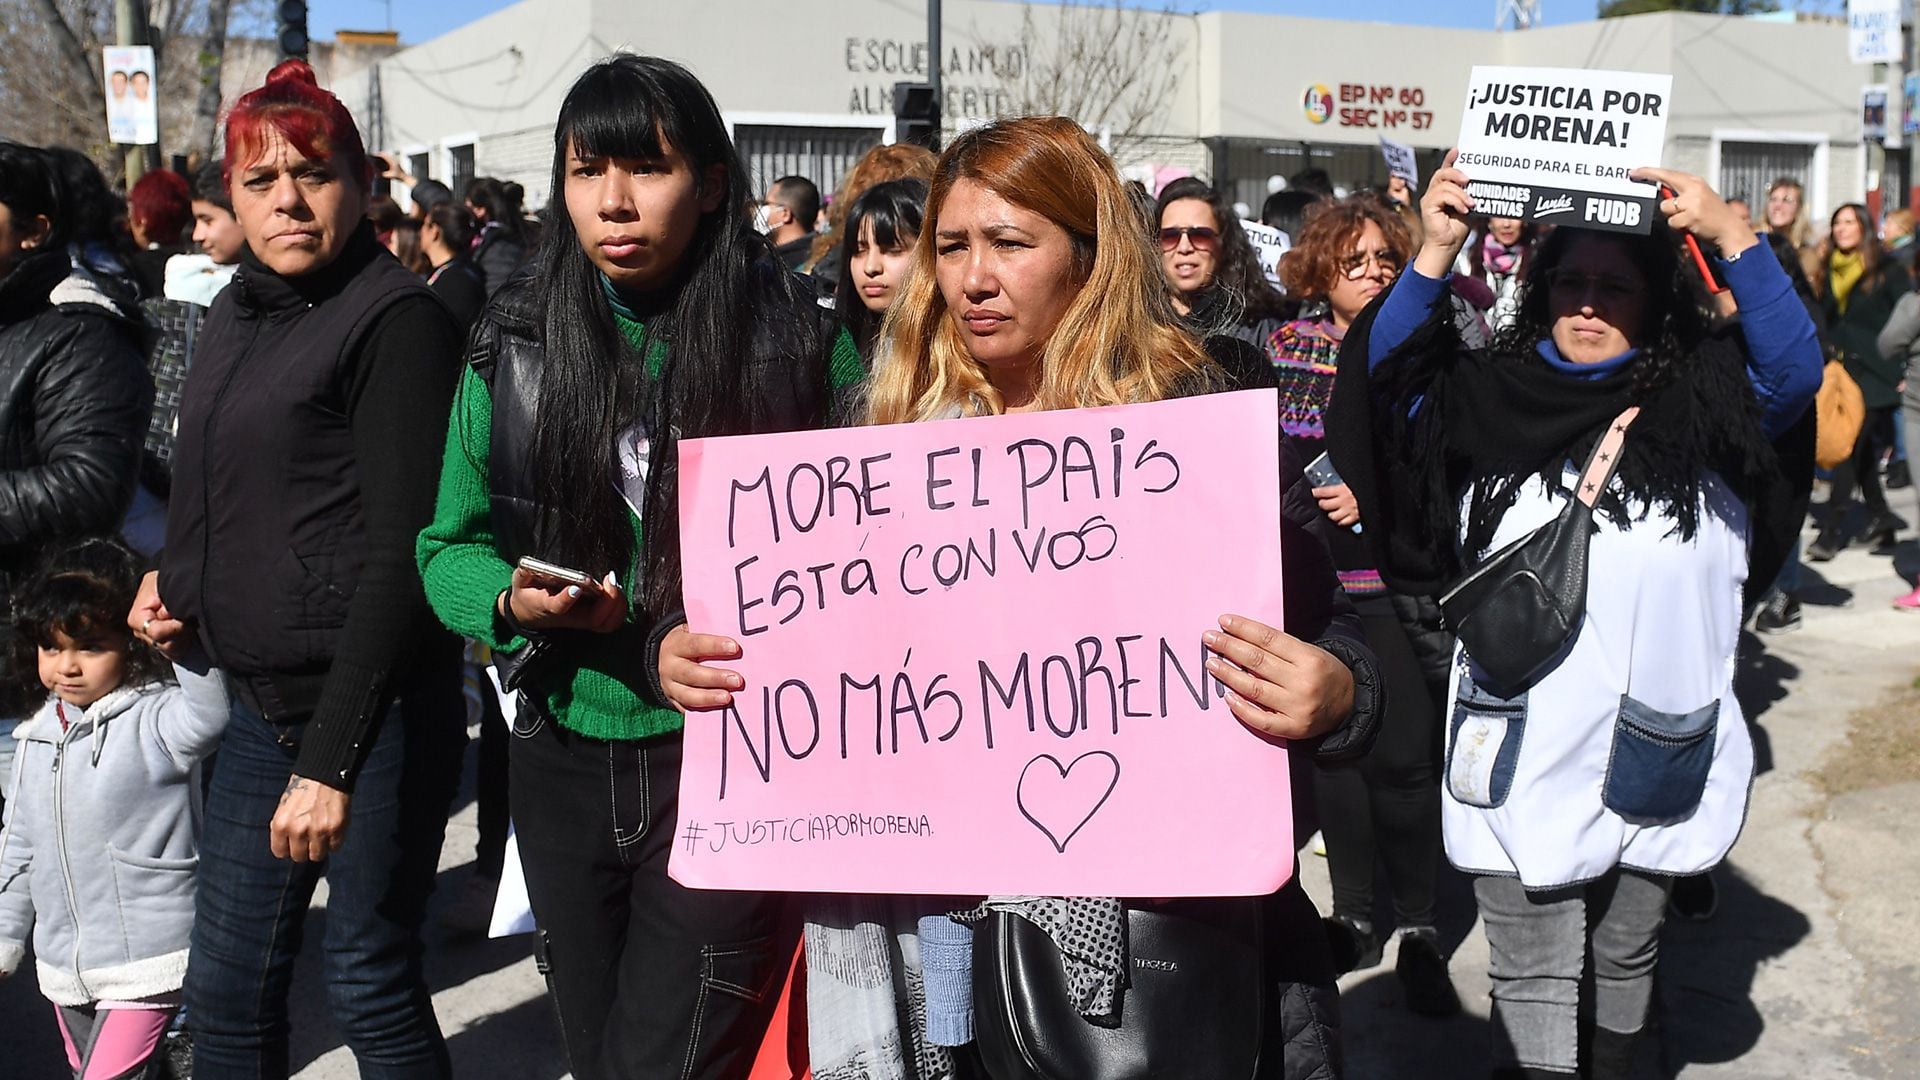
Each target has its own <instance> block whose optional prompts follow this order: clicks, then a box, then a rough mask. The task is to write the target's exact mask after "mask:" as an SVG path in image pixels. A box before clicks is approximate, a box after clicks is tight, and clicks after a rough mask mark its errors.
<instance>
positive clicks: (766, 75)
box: [333, 0, 1909, 222]
mask: <svg viewBox="0 0 1920 1080" xmlns="http://www.w3.org/2000/svg"><path fill="white" fill-rule="evenodd" d="M944 9H945V15H944V21H943V27H942V47H941V53H942V56H941V57H940V62H941V63H942V65H943V67H942V78H943V81H944V84H945V85H944V97H945V103H946V107H945V119H946V125H947V128H948V130H949V131H955V130H959V129H962V128H964V127H966V126H968V125H970V124H975V123H979V122H982V121H984V120H986V119H990V118H992V117H994V116H997V115H1007V114H1014V113H1022V112H1046V113H1058V114H1064V115H1070V116H1073V117H1074V118H1075V119H1077V120H1079V121H1080V122H1081V123H1082V124H1084V125H1085V126H1086V127H1087V128H1088V129H1089V130H1090V131H1094V132H1096V133H1097V134H1099V135H1100V136H1101V138H1102V139H1103V140H1104V141H1105V142H1106V143H1107V145H1108V147H1109V149H1111V150H1112V151H1113V153H1114V155H1115V158H1116V159H1117V160H1118V161H1119V162H1120V164H1121V165H1122V167H1123V168H1124V169H1125V171H1127V172H1128V173H1129V174H1130V175H1132V176H1135V177H1137V178H1140V179H1143V180H1149V181H1151V180H1154V179H1165V178H1168V177H1171V176H1175V175H1181V174H1183V173H1187V172H1190V173H1193V174H1197V175H1200V176H1203V177H1207V178H1209V179H1211V180H1212V181H1214V182H1215V183H1216V184H1218V185H1221V186H1222V187H1223V188H1224V189H1225V190H1227V191H1229V192H1230V193H1231V197H1232V199H1234V200H1237V201H1241V202H1245V203H1247V204H1248V205H1249V206H1250V207H1253V208H1255V211H1256V212H1257V208H1258V206H1259V204H1260V202H1261V201H1262V200H1263V199H1264V198H1265V197H1266V195H1267V193H1268V191H1269V190H1270V189H1271V187H1272V186H1273V183H1274V182H1273V179H1272V178H1274V177H1285V176H1287V175H1289V174H1292V173H1294V172H1297V171H1299V170H1300V169H1302V168H1306V167H1308V166H1310V165H1312V166H1320V167H1323V168H1325V169H1327V170H1328V171H1329V172H1330V173H1331V174H1332V176H1333V178H1334V181H1335V183H1336V184H1338V185H1340V186H1342V187H1348V188H1351V187H1359V186H1364V185H1369V184H1377V183H1382V182H1384V181H1385V179H1386V170H1385V166H1384V164H1383V162H1382V159H1381V156H1380V151H1379V139H1380V138H1381V137H1382V136H1386V137H1387V138H1390V139H1394V140H1397V141H1399V142H1403V143H1407V144H1410V145H1412V146H1414V147H1415V148H1417V149H1418V150H1419V151H1420V154H1419V156H1420V159H1421V166H1422V175H1423V176H1424V175H1425V174H1426V172H1427V171H1429V170H1431V169H1432V168H1433V167H1434V166H1435V165H1436V164H1437V162H1438V158H1439V155H1440V154H1441V153H1442V152H1443V151H1444V149H1445V148H1446V147H1447V146H1449V145H1451V144H1452V143H1453V142H1454V140H1455V138H1456V137H1457V135H1458V132H1459V125H1460V117H1461V112H1462V109H1463V107H1464V104H1465V94H1466V87H1467V77H1468V72H1469V70H1470V69H1471V68H1472V67H1473V66H1474V65H1476V64H1505V65H1522V66H1546V67H1584V68H1602V69H1606V68H1617V69H1624V70H1632V71H1646V72H1658V73H1667V74H1671V75H1672V76H1673V80H1674V81H1673V100H1672V106H1671V110H1670V114H1669V120H1668V124H1667V133H1666V148H1665V153H1664V155H1663V161H1662V162H1661V164H1664V165H1666V166H1668V167H1671V168H1679V169H1684V170H1687V171H1690V172H1695V173H1699V174H1701V175H1704V176H1706V177H1708V178H1710V179H1712V180H1714V181H1715V182H1716V183H1717V184H1718V186H1719V187H1720V189H1721V190H1722V191H1723V192H1725V193H1726V194H1727V195H1729V196H1730V197H1731V196H1739V197H1743V198H1746V199H1748V200H1749V201H1751V202H1753V203H1754V205H1755V206H1756V207H1758V206H1759V205H1760V203H1761V202H1762V200H1763V198H1764V191H1765V187H1766V185H1767V184H1768V183H1769V182H1770V181H1771V180H1772V179H1773V178H1775V177H1777V176H1791V177H1795V178H1797V179H1799V180H1800V181H1801V182H1802V183H1803V185H1804V186H1805V188H1806V192H1807V203H1808V206H1809V208H1810V210H1811V212H1812V213H1813V214H1814V215H1815V217H1816V220H1817V221H1821V222H1824V219H1825V215H1826V214H1827V213H1828V212H1829V211H1831V210H1832V209H1833V208H1834V207H1836V206H1838V205H1840V204H1842V203H1845V202H1849V201H1854V200H1858V199H1861V198H1862V197H1863V196H1864V195H1865V193H1866V186H1867V180H1868V176H1869V156H1868V146H1867V144H1866V143H1865V142H1863V140H1862V108H1861V104H1862V88H1863V86H1864V85H1865V84H1866V83H1868V82H1869V81H1870V78H1871V74H1872V69H1871V68H1869V67H1868V66H1865V65H1856V64H1853V63H1850V62H1849V61H1848V58H1847V48H1846V27H1845V25H1844V23H1842V22H1837V21H1831V20H1827V21H1791V20H1786V21H1780V20H1770V19H1765V18H1737V17H1729V16H1716V15H1696V14H1675V13H1661V14H1653V15H1639V16H1632V17H1628V18H1621V19H1607V20H1599V21H1589V22H1583V23H1576V24H1572V25H1567V26H1550V27H1542V28H1535V29H1530V30H1523V31H1507V32H1498V31H1493V30H1485V31H1479V30H1447V29H1436V28H1432V27H1415V26H1400V25H1388V24H1383V23H1369V22H1358V21H1341V20H1333V19H1309V18H1295V17H1289V16H1277V15H1254V14H1239V13H1233V12H1210V13H1206V14H1198V15H1165V14H1161V13H1158V12H1150V11H1137V10H1125V11H1113V10H1107V9H1100V8H1096V7H1092V6H1087V5H1081V6H1058V5H1028V4H1021V3H1006V2H998V0H948V2H947V3H946V4H945V5H944ZM926 29H927V28H926V19H925V14H924V8H923V5H922V4H920V3H917V2H913V3H902V2H899V0H700V2H698V3H684V2H680V0H521V2H520V3H517V4H514V5H513V6H511V7H507V8H504V9H502V10H500V11H498V12H495V13H494V14H492V15H488V16H486V17H484V18H481V19H478V20H475V21H474V22H472V23H469V24H468V25H466V26H463V27H461V28H459V29H457V30H454V31H451V32H449V33H447V34H444V35H442V36H440V37H438V38H435V39H433V40H431V41H427V42H423V43H421V44H418V45H414V46H412V47H410V48H405V49H402V50H400V51H399V52H397V53H394V54H392V55H390V56H387V57H385V58H383V59H381V60H379V61H378V62H377V63H374V64H372V65H371V66H369V67H367V68H364V69H362V70H360V71H358V72H354V73H352V74H350V75H345V76H343V77H341V78H339V79H338V80H336V82H335V84H334V87H333V88H334V89H335V91H336V92H337V93H339V94H340V96H341V98H342V99H343V100H344V101H346V102H347V104H348V105H349V107H351V108H352V109H353V110H354V112H355V114H356V116H357V117H358V119H359V120H360V122H361V125H362V130H363V131H365V132H367V133H369V134H370V135H371V134H372V133H374V132H376V131H377V132H379V133H380V142H381V143H382V145H383V148H385V149H389V150H397V151H399V152H400V153H401V154H402V155H403V156H404V157H405V158H406V159H407V161H408V163H409V166H410V170H409V171H411V172H412V173H413V174H414V175H416V176H429V177H432V178H434V179H437V180H440V181H442V182H445V183H447V184H449V185H450V186H452V187H453V188H454V189H455V190H456V191H458V190H461V188H462V186H463V185H464V183H465V182H466V180H468V179H469V178H471V177H473V176H476V175H488V176H498V177H501V178H504V179H511V180H516V181H518V182H519V183H521V184H522V185H524V186H525V188H526V190H527V195H528V203H529V205H532V206H540V205H544V204H545V202H546V200H547V197H548V186H549V182H550V181H549V171H550V168H551V159H552V152H553V146H552V141H553V122H554V118H555V116H556V115H557V114H558V111H559V107H560V102H561V99H562V98H563V97H564V96H565V94H566V91H567V87H568V85H569V84H570V83H571V82H572V80H573V79H574V77H575V76H576V75H577V74H578V73H579V72H580V71H581V70H582V69H583V68H584V67H585V66H586V65H588V64H589V63H591V62H592V61H593V60H595V59H596V58H598V57H602V56H605V55H607V54H608V53H611V52H614V51H616V50H622V49H625V50H632V51H638V52H647V53H653V54H657V55H662V56H668V57H671V58H674V59H676V60H679V61H681V62H683V63H685V64H686V65H687V66H688V67H690V68H691V69H692V70H693V71H694V72H695V73H696V74H697V75H698V76H699V77H700V78H701V79H702V80H703V81H704V82H705V83H706V85H707V86H708V88H709V89H710V90H712V92H713V94H714V97H715V98H716V99H717V100H718V102H719V103H720V106H721V109H722V111H723V112H724V114H725V115H726V117H727V120H728V121H729V123H730V124H731V125H732V126H733V132H734V137H735V140H736V141H737V143H738V144H739V147H740V150H741V152H742V155H743V156H744V158H745V159H746V161H747V163H748V165H749V167H750V168H751V170H752V172H753V185H754V187H755V189H756V190H764V188H765V186H766V184H767V183H768V182H769V181H771V180H773V179H774V178H776V177H779V176H783V175H787V174H789V173H797V174H801V175H805V176H808V177H810V178H812V179H813V180H814V181H815V182H817V183H818V184H819V185H820V187H821V188H822V190H823V191H831V190H833V188H834V186H835V185H836V184H837V183H838V182H839V179H840V177H841V175H842V174H843V173H844V172H845V170H846V169H847V168H848V167H849V166H850V165H851V164H852V163H853V161H855V160H856V159H857V158H858V157H859V156H860V154H861V153H863V152H864V151H865V150H866V149H867V148H868V147H870V146H872V145H874V144H876V143H879V142H883V141H891V140H892V138H893V135H894V131H893V128H894V121H893V115H892V88H893V84H894V83H896V82H902V81H920V80H923V79H924V78H925V77H926V73H927V70H928V68H927V64H928V56H927V45H926ZM1888 81H1892V80H1891V79H1889V80H1888ZM1892 100H1893V101H1894V102H1896V103H1897V102H1898V101H1899V100H1900V97H1899V93H1898V90H1897V88H1896V89H1895V91H1894V93H1893V94H1892ZM1896 111H1897V109H1896ZM1888 126H1889V128H1890V129H1891V131H1890V134H1889V137H1888V146H1889V151H1888V153H1887V154H1886V159H1887V173H1886V179H1885V185H1886V188H1887V191H1888V202H1889V204H1890V205H1892V204H1904V203H1905V202H1906V201H1907V200H1906V197H1905V194H1904V192H1905V189H1906V187H1907V181H1908V176H1909V171H1908V170H1907V168H1906V167H1905V165H1906V160H1907V155H1906V152H1905V151H1904V150H1900V149H1898V146H1899V142H1898V140H1899V138H1900V133H1899V127H1900V125H1899V123H1898V122H1897V118H1894V122H1892V123H1890V124H1889V125H1888ZM1896 191H1898V192H1900V194H1898V195H1896V194H1895V192H1896Z"/></svg>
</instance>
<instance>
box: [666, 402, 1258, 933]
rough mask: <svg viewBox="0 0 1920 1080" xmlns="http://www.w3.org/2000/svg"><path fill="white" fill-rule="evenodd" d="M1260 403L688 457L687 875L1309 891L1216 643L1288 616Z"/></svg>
mask: <svg viewBox="0 0 1920 1080" xmlns="http://www.w3.org/2000/svg"><path fill="white" fill-rule="evenodd" d="M1276 408H1277V405H1276V402H1275V397H1274V392H1273V391H1271V390H1256V391H1245V392H1241V393H1231V394H1216V395H1210V396H1204V397H1197V398H1187V399H1181V400H1175V401H1166V402H1158V403H1154V404H1147V405H1130V406H1121V407H1116V408H1105V409H1075V410H1067V411H1060V412H1043V413H1031V414H1024V415H1018V416H999V417H981V418H972V419H961V420H947V421H939V422H933V423H922V424H899V425H889V426H885V427H868V428H854V429H846V430H836V431H813V432H796V433H791V434H784V435H760V436H741V437H734V438H719V439H700V440H689V441H687V442H683V443H681V444H680V527H681V549H682V551H683V553H684V556H683V557H684V563H685V566H684V583H685V598H686V608H687V622H688V625H689V626H690V627H691V628H692V629H693V630H695V631H697V632H702V633H714V634H725V635H727V636H729V637H732V638H733V639H734V640H736V641H738V642H739V643H740V645H741V651H742V655H741V656H740V658H739V659H738V660H736V661H734V662H731V663H729V664H727V665H725V666H727V667H730V668H732V669H733V670H736V671H738V672H739V673H740V675H741V677H742V679H743V680H744V683H745V688H744V689H742V690H738V691H735V692H734V695H733V704H732V705H730V706H728V707H726V708H724V709H719V710H711V711H702V712H695V713H693V714H691V715H689V716H688V717H687V724H686V735H685V741H684V744H683V745H684V750H683V761H682V766H681V771H680V817H679V823H678V825H677V827H676V833H675V836H674V838H673V854H672V857H671V860H670V863H669V872H670V873H671V874H672V876H673V877H674V879H675V880H677V881H679V882H680V883H681V884H683V885H687V886H689V887H693V888H706V889H766V890H782V891H798V892H848V893H919V894H945V895H986V894H1034V895H1053V896H1156V897H1175V896H1234V895H1255V894H1265V893H1268V892H1271V891H1272V890H1274V889H1276V888H1278V887H1279V886H1280V885H1282V884H1284V883H1285V882H1286V881H1287V879H1288V877H1289V876H1290V875H1291V873H1292V866H1293V826H1292V819H1291V815H1290V808H1291V800H1290V795H1289V789H1288V773H1287V751H1286V748H1285V745H1284V743H1283V742H1280V741H1278V740H1272V739H1269V738H1267V737H1265V736H1263V735H1260V734H1257V733H1256V732H1254V731H1253V730H1251V729H1249V728H1248V727H1246V726H1245V725H1243V724H1241V723H1240V722H1239V721H1238V720H1237V719H1235V717H1234V716H1233V714H1232V712H1231V711H1230V710H1229V709H1228V708H1227V706H1226V701H1225V699H1224V696H1223V695H1224V689H1223V688H1222V687H1221V686H1220V685H1219V684H1218V683H1217V682H1215V681H1214V680H1213V679H1212V678H1210V677H1209V676H1208V675H1207V673H1206V670H1205V668H1204V666H1203V665H1204V661H1205V658H1206V653H1205V651H1204V646H1203V644H1202V642H1201V634H1202V633H1203V632H1205V631H1207V630H1210V629H1214V628H1215V627H1217V626H1218V620H1219V619H1220V617H1221V616H1222V615H1223V614H1235V615H1240V616H1244V617H1248V618H1254V619H1258V620H1260V621H1262V622H1265V623H1267V624H1268V625H1278V624H1279V622H1280V620H1281V618H1282V612H1283V607H1282V603H1281V575H1280V500H1279V483H1278V477H1279V474H1278V464H1277V459H1278V450H1279V437H1278V429H1277V424H1276V422H1275V415H1276V413H1275V410H1276Z"/></svg>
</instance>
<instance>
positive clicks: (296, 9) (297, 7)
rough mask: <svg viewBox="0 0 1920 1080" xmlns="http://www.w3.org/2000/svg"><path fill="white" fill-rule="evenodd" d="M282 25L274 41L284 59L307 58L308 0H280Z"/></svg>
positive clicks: (279, 11)
mask: <svg viewBox="0 0 1920 1080" xmlns="http://www.w3.org/2000/svg"><path fill="white" fill-rule="evenodd" d="M278 14H279V16H280V25H279V27H278V28H277V30H276V32H275V34H274V41H275V42H276V43H277V44H278V45H279V46H280V56H281V58H282V59H286V58H288V57H294V56H297V57H299V58H300V59H302V60H305V59H306V58H307V3H306V0H280V7H279V10H278Z"/></svg>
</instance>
